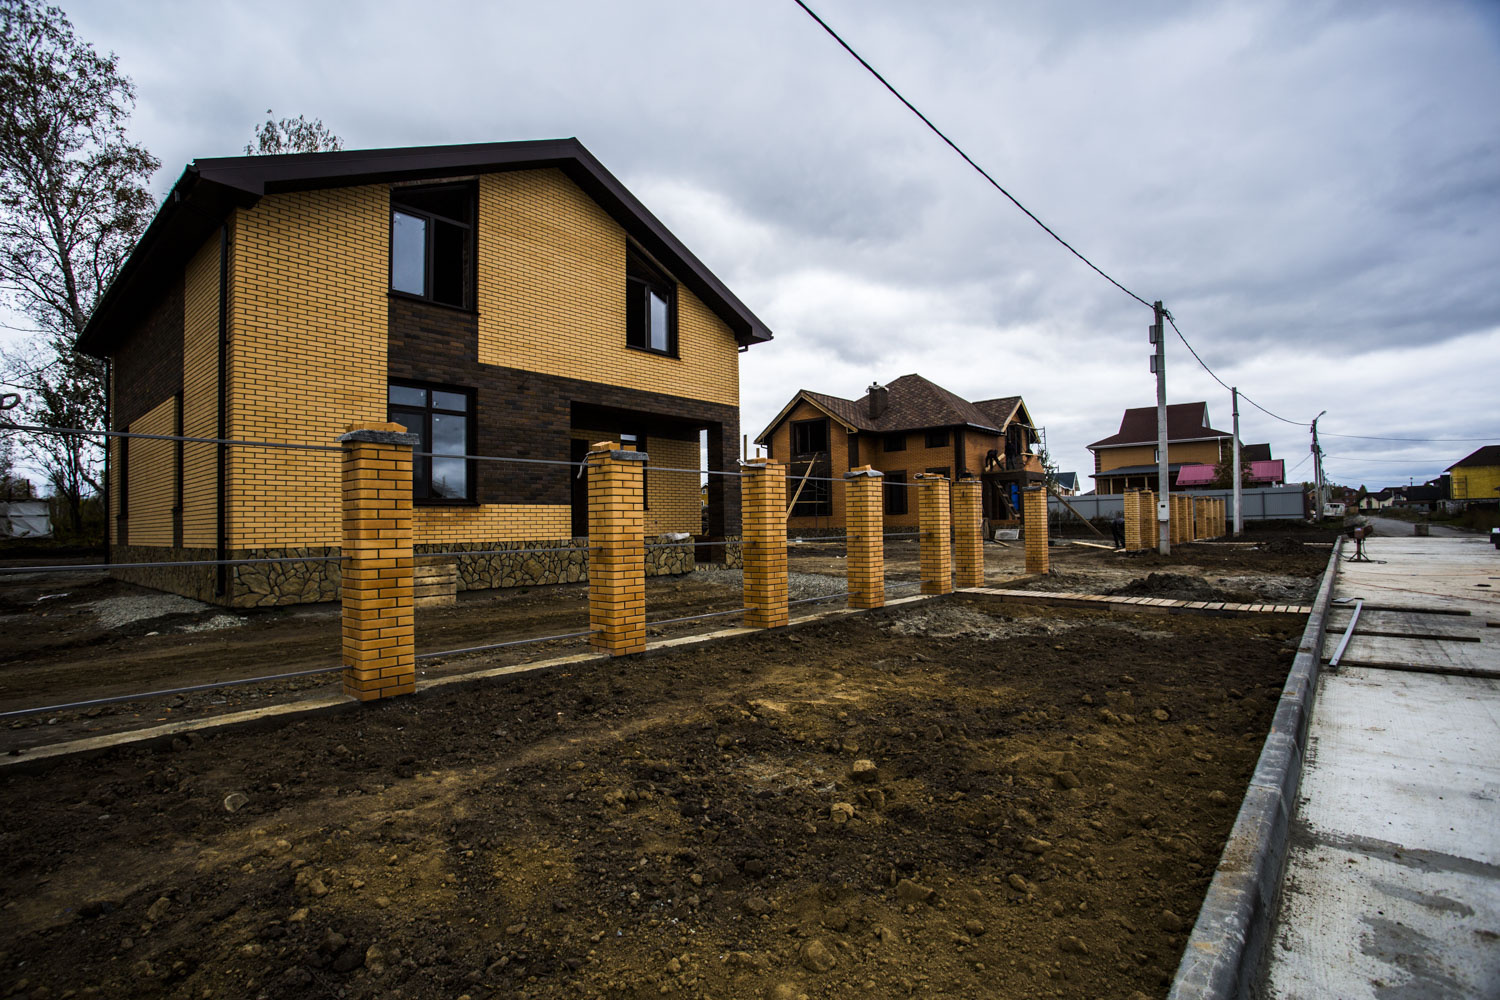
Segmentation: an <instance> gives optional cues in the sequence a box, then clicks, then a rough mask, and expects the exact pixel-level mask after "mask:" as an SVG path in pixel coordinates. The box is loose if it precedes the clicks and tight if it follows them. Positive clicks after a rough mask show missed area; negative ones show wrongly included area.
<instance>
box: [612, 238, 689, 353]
mask: <svg viewBox="0 0 1500 1000" xmlns="http://www.w3.org/2000/svg"><path fill="white" fill-rule="evenodd" d="M625 343H626V345H627V346H629V347H636V348H639V349H641V350H643V351H655V352H656V353H657V354H671V355H675V354H676V353H677V283H676V282H674V281H673V280H672V279H671V278H669V277H667V276H666V275H665V274H663V273H662V272H661V270H660V269H659V268H657V267H655V266H654V265H653V264H652V263H651V262H650V261H648V260H647V259H646V258H645V256H644V255H643V254H641V253H640V252H638V251H637V250H636V249H635V248H634V247H629V248H627V249H626V252H625Z"/></svg>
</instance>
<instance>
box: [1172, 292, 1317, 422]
mask: <svg viewBox="0 0 1500 1000" xmlns="http://www.w3.org/2000/svg"><path fill="white" fill-rule="evenodd" d="M1164 315H1165V316H1166V317H1167V322H1168V323H1171V324H1172V331H1173V332H1174V333H1176V334H1177V339H1178V340H1180V341H1182V346H1183V347H1186V348H1187V349H1188V353H1189V354H1191V355H1192V356H1193V360H1194V361H1196V362H1198V364H1200V365H1202V366H1203V370H1204V371H1206V372H1208V374H1209V377H1211V378H1212V379H1213V380H1214V381H1215V382H1217V383H1219V384H1220V385H1222V386H1223V387H1224V388H1226V389H1228V390H1230V391H1231V392H1233V391H1234V388H1233V386H1231V385H1230V384H1229V383H1227V382H1225V381H1224V380H1223V379H1221V378H1219V376H1218V375H1217V374H1215V373H1214V370H1213V369H1212V368H1210V367H1208V362H1206V361H1204V360H1203V359H1202V358H1200V357H1199V356H1198V352H1197V351H1195V350H1194V349H1193V345H1192V344H1190V343H1188V339H1187V338H1186V337H1184V336H1183V335H1182V331H1181V330H1179V329H1178V328H1177V320H1175V319H1173V318H1172V314H1171V313H1170V312H1167V313H1164ZM1240 398H1241V399H1243V400H1244V401H1245V402H1247V403H1249V404H1250V405H1251V406H1253V407H1255V408H1256V409H1257V410H1259V411H1260V412H1262V413H1264V414H1265V415H1266V416H1268V417H1275V418H1276V419H1277V420H1280V421H1281V422H1282V423H1284V424H1291V425H1292V426H1293V427H1303V426H1306V425H1305V424H1304V423H1303V422H1302V421H1301V420H1289V419H1288V418H1286V417H1283V416H1282V415H1281V414H1279V413H1272V412H1271V411H1270V410H1268V409H1266V408H1265V407H1264V406H1261V405H1260V404H1259V403H1257V402H1256V401H1255V400H1253V399H1251V398H1250V397H1249V396H1247V395H1245V394H1244V392H1241V393H1240Z"/></svg>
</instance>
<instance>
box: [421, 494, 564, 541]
mask: <svg viewBox="0 0 1500 1000" xmlns="http://www.w3.org/2000/svg"><path fill="white" fill-rule="evenodd" d="M412 532H413V534H414V535H415V538H416V544H418V545H439V544H453V543H461V542H517V541H526V540H532V539H548V538H551V539H564V538H569V537H571V536H572V534H573V514H572V508H571V507H569V506H568V505H567V504H521V503H487V504H481V505H480V506H478V507H416V508H415V509H414V511H413V516H412Z"/></svg>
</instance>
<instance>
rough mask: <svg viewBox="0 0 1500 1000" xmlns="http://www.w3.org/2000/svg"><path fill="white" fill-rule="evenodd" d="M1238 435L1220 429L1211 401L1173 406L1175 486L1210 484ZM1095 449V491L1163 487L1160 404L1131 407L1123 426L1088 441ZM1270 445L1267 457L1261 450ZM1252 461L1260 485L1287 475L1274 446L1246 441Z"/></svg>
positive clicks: (1243, 453) (1245, 452)
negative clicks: (1273, 456)
mask: <svg viewBox="0 0 1500 1000" xmlns="http://www.w3.org/2000/svg"><path fill="white" fill-rule="evenodd" d="M1233 441H1234V436H1233V435H1232V434H1230V433H1228V432H1227V431H1221V430H1216V429H1215V428H1214V426H1213V424H1212V423H1211V421H1210V419H1209V415H1208V404H1207V403H1206V402H1202V401H1200V402H1196V403H1172V404H1170V405H1169V406H1168V407H1167V472H1168V475H1169V476H1170V477H1171V483H1170V485H1171V487H1172V488H1173V489H1174V490H1178V489H1184V490H1191V489H1207V488H1209V487H1210V486H1211V484H1212V483H1213V481H1214V479H1215V477H1216V474H1217V468H1218V466H1219V464H1220V463H1221V462H1224V461H1226V460H1229V459H1230V457H1231V455H1232V452H1231V451H1230V449H1231V447H1232V446H1233ZM1088 448H1089V450H1090V451H1092V452H1093V453H1094V472H1093V479H1094V491H1095V492H1096V493H1123V492H1125V491H1126V490H1136V489H1148V490H1153V491H1155V490H1158V489H1159V486H1158V482H1157V428H1156V407H1154V406H1137V407H1132V408H1130V409H1128V410H1126V411H1125V415H1124V416H1123V417H1121V418H1120V429H1119V430H1118V431H1116V432H1115V433H1114V434H1111V435H1110V436H1109V437H1106V438H1101V439H1100V440H1098V441H1095V442H1094V443H1093V444H1091V445H1089V446H1088ZM1262 449H1263V450H1264V458H1263V459H1262V458H1260V457H1259V456H1260V455H1261V453H1262ZM1240 458H1241V461H1242V462H1246V463H1248V464H1249V466H1250V469H1251V472H1250V475H1251V477H1252V478H1255V479H1257V480H1258V482H1256V485H1275V484H1276V483H1278V482H1280V481H1281V480H1282V479H1284V478H1285V472H1284V471H1283V470H1282V469H1281V464H1282V463H1281V462H1280V461H1279V460H1277V461H1273V460H1272V459H1271V446H1270V445H1269V444H1265V445H1246V446H1242V447H1241V450H1240Z"/></svg>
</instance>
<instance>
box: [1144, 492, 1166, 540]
mask: <svg viewBox="0 0 1500 1000" xmlns="http://www.w3.org/2000/svg"><path fill="white" fill-rule="evenodd" d="M1140 497H1141V501H1140V503H1141V547H1142V548H1145V549H1154V548H1156V546H1157V545H1158V544H1160V542H1161V534H1160V532H1161V527H1160V522H1158V521H1157V520H1156V491H1155V490H1141V491H1140Z"/></svg>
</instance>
